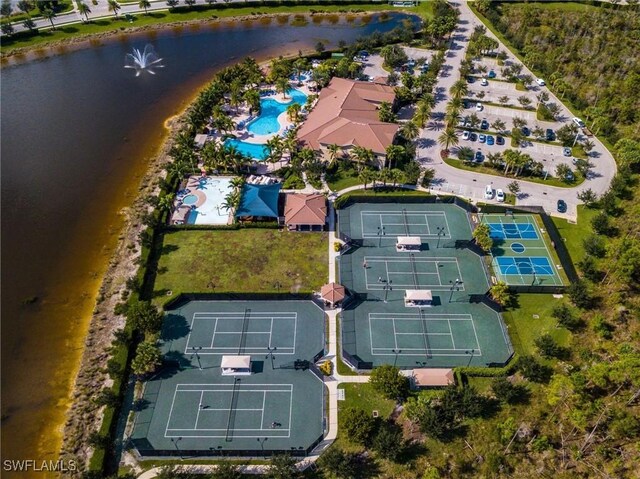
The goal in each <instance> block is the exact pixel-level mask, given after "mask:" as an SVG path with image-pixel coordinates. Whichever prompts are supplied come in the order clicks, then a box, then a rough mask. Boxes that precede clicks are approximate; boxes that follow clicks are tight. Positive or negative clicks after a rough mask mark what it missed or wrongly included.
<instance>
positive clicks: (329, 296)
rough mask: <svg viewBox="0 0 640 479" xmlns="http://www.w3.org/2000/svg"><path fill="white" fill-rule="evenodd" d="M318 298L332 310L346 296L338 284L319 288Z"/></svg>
mask: <svg viewBox="0 0 640 479" xmlns="http://www.w3.org/2000/svg"><path fill="white" fill-rule="evenodd" d="M320 296H322V300H323V301H324V302H325V304H328V305H329V306H331V307H332V308H335V307H336V306H338V305H339V303H341V302H342V301H344V298H345V297H346V296H347V291H346V289H345V287H344V286H342V285H341V284H338V283H329V284H325V285H324V286H323V287H322V288H320Z"/></svg>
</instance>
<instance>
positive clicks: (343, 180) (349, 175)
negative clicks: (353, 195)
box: [327, 169, 362, 191]
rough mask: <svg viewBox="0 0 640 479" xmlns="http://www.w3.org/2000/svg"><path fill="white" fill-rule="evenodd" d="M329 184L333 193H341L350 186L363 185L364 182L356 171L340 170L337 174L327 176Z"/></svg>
mask: <svg viewBox="0 0 640 479" xmlns="http://www.w3.org/2000/svg"><path fill="white" fill-rule="evenodd" d="M327 184H328V185H329V188H331V191H340V190H344V189H345V188H349V187H350V186H355V185H361V184H362V181H360V179H359V178H358V173H357V172H356V171H355V170H346V171H345V170H341V169H338V170H337V171H336V172H335V173H332V174H330V175H329V174H328V175H327Z"/></svg>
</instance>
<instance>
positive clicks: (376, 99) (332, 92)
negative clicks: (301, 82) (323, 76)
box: [298, 77, 399, 165]
mask: <svg viewBox="0 0 640 479" xmlns="http://www.w3.org/2000/svg"><path fill="white" fill-rule="evenodd" d="M394 100H395V93H394V90H393V88H392V87H389V86H386V85H381V84H379V83H369V82H361V81H354V80H346V79H344V78H337V77H335V78H333V79H332V80H331V82H330V83H329V85H328V86H326V87H325V88H323V89H322V91H321V92H320V96H319V98H318V102H317V103H316V105H315V107H314V108H313V110H312V111H311V112H310V113H309V116H308V117H307V119H306V120H305V122H304V123H303V125H302V126H301V127H300V130H299V131H298V140H299V141H300V142H301V143H302V144H303V145H304V146H307V147H310V148H313V149H314V150H317V151H320V152H321V154H322V155H323V156H324V157H325V158H328V152H327V147H328V146H329V145H331V144H336V145H338V146H340V147H341V148H342V150H343V151H345V152H348V151H349V150H350V149H351V148H353V147H354V146H360V147H363V148H367V149H370V150H372V151H373V152H374V154H375V155H376V157H377V159H378V161H379V162H381V164H382V165H383V164H384V156H385V150H386V148H387V146H389V145H391V144H392V143H393V139H394V137H395V135H396V133H397V131H398V128H399V125H397V124H395V123H385V122H382V121H380V120H379V119H378V109H379V107H380V104H382V103H383V102H386V103H389V104H392V105H393V102H394Z"/></svg>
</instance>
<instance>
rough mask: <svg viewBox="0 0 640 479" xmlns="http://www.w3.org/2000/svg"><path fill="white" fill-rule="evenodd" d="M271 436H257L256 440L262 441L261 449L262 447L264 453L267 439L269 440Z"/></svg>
mask: <svg viewBox="0 0 640 479" xmlns="http://www.w3.org/2000/svg"><path fill="white" fill-rule="evenodd" d="M268 440H269V438H268V437H258V438H256V441H258V442H259V443H260V449H262V453H263V454H264V443H265V441H268Z"/></svg>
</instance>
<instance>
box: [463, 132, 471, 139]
mask: <svg viewBox="0 0 640 479" xmlns="http://www.w3.org/2000/svg"><path fill="white" fill-rule="evenodd" d="M462 139H463V140H468V139H469V130H464V131H463V132H462Z"/></svg>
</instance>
